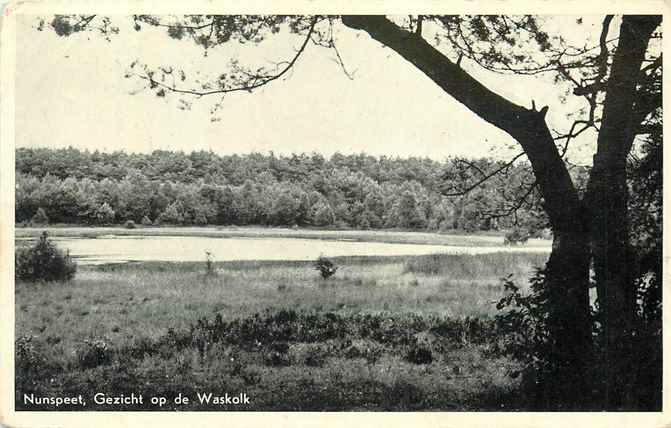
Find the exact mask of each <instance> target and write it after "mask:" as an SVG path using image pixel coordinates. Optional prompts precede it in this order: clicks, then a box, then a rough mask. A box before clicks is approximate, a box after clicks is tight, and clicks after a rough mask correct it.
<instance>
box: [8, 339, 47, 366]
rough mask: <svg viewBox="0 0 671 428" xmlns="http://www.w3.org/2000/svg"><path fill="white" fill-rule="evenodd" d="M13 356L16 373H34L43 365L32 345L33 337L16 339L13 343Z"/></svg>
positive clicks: (40, 357)
mask: <svg viewBox="0 0 671 428" xmlns="http://www.w3.org/2000/svg"><path fill="white" fill-rule="evenodd" d="M14 355H15V360H16V369H17V370H18V371H24V372H25V371H31V370H33V371H34V370H37V369H38V367H39V366H40V365H41V364H42V363H43V358H42V356H41V355H40V354H39V353H38V352H37V350H36V349H35V345H34V344H33V336H19V337H17V338H16V341H15V342H14Z"/></svg>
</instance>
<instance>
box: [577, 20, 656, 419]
mask: <svg viewBox="0 0 671 428" xmlns="http://www.w3.org/2000/svg"><path fill="white" fill-rule="evenodd" d="M660 23H661V16H654V15H648V16H625V17H623V20H622V25H621V26H620V37H619V42H618V47H617V51H616V53H615V55H614V58H613V65H612V70H611V74H610V78H609V80H608V84H607V87H606V91H607V92H606V98H605V101H604V109H603V116H602V123H601V130H600V132H599V136H598V140H597V153H596V155H595V156H594V165H593V168H592V172H591V175H590V180H589V183H588V193H587V196H586V199H587V204H588V206H589V211H590V218H591V228H590V234H591V243H592V256H593V260H594V273H595V280H596V284H597V294H598V302H599V314H600V321H601V326H602V329H603V340H604V357H605V373H604V376H605V391H604V404H605V406H606V407H607V408H609V409H612V410H616V409H623V408H631V407H632V406H633V405H634V403H633V402H632V399H633V398H632V397H631V394H630V391H631V385H632V382H633V379H632V375H633V373H635V370H634V364H635V361H632V353H633V352H632V351H633V349H632V334H633V328H634V317H635V310H636V290H635V286H634V282H633V279H634V278H633V277H632V273H631V272H630V266H631V265H632V262H633V260H632V257H631V253H630V251H629V221H628V217H627V203H628V187H627V175H626V164H627V155H628V154H629V152H630V151H631V147H632V144H633V140H634V137H635V134H636V132H637V130H638V127H639V125H640V123H641V120H642V119H644V118H643V117H640V116H641V115H640V114H639V112H638V111H637V108H638V107H637V97H636V85H637V82H638V81H639V78H640V69H641V65H642V62H643V59H644V56H645V52H646V50H647V46H648V42H649V40H650V36H651V35H652V32H653V31H654V30H655V28H657V26H658V25H659V24H660Z"/></svg>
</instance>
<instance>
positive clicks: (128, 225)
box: [123, 220, 135, 229]
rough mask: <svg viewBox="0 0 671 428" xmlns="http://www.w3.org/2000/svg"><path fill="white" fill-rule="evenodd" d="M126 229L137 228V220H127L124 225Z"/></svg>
mask: <svg viewBox="0 0 671 428" xmlns="http://www.w3.org/2000/svg"><path fill="white" fill-rule="evenodd" d="M123 226H124V227H125V228H126V229H135V222H134V221H133V220H126V223H124V225H123Z"/></svg>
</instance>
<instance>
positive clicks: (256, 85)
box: [137, 17, 318, 97]
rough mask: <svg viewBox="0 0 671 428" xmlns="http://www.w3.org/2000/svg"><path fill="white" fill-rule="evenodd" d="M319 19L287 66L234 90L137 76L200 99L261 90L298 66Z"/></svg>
mask: <svg viewBox="0 0 671 428" xmlns="http://www.w3.org/2000/svg"><path fill="white" fill-rule="evenodd" d="M317 21H318V18H317V17H315V18H313V20H312V23H311V25H310V28H309V30H308V34H307V35H306V36H305V40H304V41H303V43H302V44H301V46H300V48H299V49H298V51H296V54H295V55H294V57H293V58H292V59H291V60H290V61H289V62H288V63H286V66H285V67H284V68H283V69H282V70H281V71H280V72H279V73H277V74H274V75H256V76H248V77H249V78H250V83H249V84H245V85H241V86H237V87H233V88H220V89H213V90H209V91H197V90H191V89H179V88H176V87H174V86H170V85H166V84H164V83H162V82H159V81H157V80H156V79H154V77H153V75H152V74H151V73H145V74H144V75H137V76H138V77H139V78H141V79H144V80H147V81H148V82H149V83H150V85H151V86H152V87H154V86H158V87H161V88H164V89H166V90H169V91H171V92H175V93H179V94H188V95H195V96H198V97H203V96H207V95H213V94H227V93H231V92H240V91H248V92H249V91H252V90H254V89H256V88H259V87H261V86H264V85H267V84H268V83H270V82H272V81H274V80H277V79H279V78H280V77H282V76H284V75H285V74H286V73H287V72H288V71H289V70H291V68H292V67H293V66H294V64H296V61H298V58H299V57H300V56H301V54H302V53H303V51H305V48H306V47H307V45H308V42H309V41H310V40H311V37H312V34H313V32H314V28H315V25H316V24H317Z"/></svg>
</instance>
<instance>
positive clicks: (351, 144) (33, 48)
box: [16, 16, 617, 162]
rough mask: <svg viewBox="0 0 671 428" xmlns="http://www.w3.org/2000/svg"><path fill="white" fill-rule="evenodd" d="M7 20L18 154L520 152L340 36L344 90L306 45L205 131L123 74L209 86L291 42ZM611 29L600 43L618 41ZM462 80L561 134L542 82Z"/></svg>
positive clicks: (323, 55)
mask: <svg viewBox="0 0 671 428" xmlns="http://www.w3.org/2000/svg"><path fill="white" fill-rule="evenodd" d="M575 18H576V17H563V18H560V19H555V20H554V21H553V23H551V26H552V27H554V28H555V29H556V31H563V32H564V33H565V34H564V35H566V36H569V37H571V38H572V39H573V40H575V41H578V42H579V43H580V44H583V42H581V41H583V40H584V42H587V40H588V38H589V40H594V39H595V38H598V35H599V31H600V22H601V17H586V18H585V24H584V25H582V26H577V25H575ZM17 20H18V30H17V55H18V58H17V78H16V130H17V131H16V145H17V147H67V146H70V145H71V146H73V147H77V148H81V149H90V150H95V149H99V150H103V151H113V150H125V151H132V152H150V151H152V150H156V149H170V150H184V151H187V152H188V151H191V150H200V149H205V150H209V149H211V150H213V151H214V152H216V153H220V154H231V153H249V152H252V151H259V152H263V153H267V152H268V151H274V152H275V153H283V154H287V153H292V152H296V153H299V152H312V151H315V152H319V153H322V154H325V155H331V154H332V153H334V152H336V151H339V152H341V153H345V154H348V153H359V152H366V153H369V154H373V155H387V156H402V157H407V156H428V157H430V158H433V159H436V160H442V159H444V158H445V157H448V156H468V157H479V156H487V155H492V154H493V155H495V156H497V157H505V156H506V155H510V153H517V152H518V151H519V149H517V148H515V149H513V151H510V150H508V149H506V147H509V146H511V145H515V143H514V141H513V140H512V139H511V138H510V137H509V136H508V135H507V134H505V133H503V132H501V131H499V130H498V129H496V128H495V127H493V126H491V125H489V124H487V123H485V122H484V121H483V120H481V119H480V118H478V117H477V116H476V115H474V114H473V113H471V112H470V111H469V110H467V109H466V108H464V107H463V106H462V105H461V104H459V103H458V102H456V101H454V100H453V99H452V98H451V97H450V96H449V95H447V94H445V93H444V92H443V91H442V90H441V89H440V88H438V87H437V86H436V85H435V84H434V83H433V82H431V81H430V80H429V79H428V78H427V77H425V76H424V75H423V74H422V73H421V72H419V71H418V70H417V69H416V68H414V67H413V66H412V65H410V64H409V63H407V62H406V61H405V60H403V59H402V58H400V57H399V56H398V55H397V54H396V53H394V52H393V51H392V50H390V49H388V48H383V47H382V46H381V45H380V44H379V43H377V42H376V41H374V40H371V39H370V38H369V37H368V35H367V34H365V33H362V32H355V31H353V30H350V29H347V28H342V29H341V30H340V31H338V38H337V40H338V48H339V51H340V53H341V55H342V57H343V60H344V62H345V64H346V66H347V68H348V69H349V70H350V71H351V72H352V73H353V74H354V79H353V80H350V79H348V77H347V76H346V75H345V74H344V73H343V72H342V70H341V69H340V67H339V66H338V64H337V63H336V62H335V61H334V53H333V51H331V50H328V49H324V48H319V47H317V46H314V45H309V46H308V48H307V49H306V51H305V52H304V54H303V56H302V57H301V58H300V59H299V61H298V63H297V64H296V66H295V67H294V70H293V72H291V73H289V75H288V77H287V78H286V79H283V80H280V81H275V82H273V83H271V84H269V85H268V86H266V87H263V88H261V89H260V90H257V91H255V92H254V93H252V94H248V93H236V94H229V95H227V97H226V99H225V101H224V104H223V107H222V108H221V109H220V110H219V112H218V113H217V115H216V116H217V117H218V118H220V120H219V121H214V122H213V121H212V120H211V119H212V115H211V114H210V109H211V108H212V106H213V104H214V103H215V102H216V101H217V99H216V98H208V97H205V98H201V99H197V100H194V102H193V105H192V108H191V110H186V111H185V110H181V109H179V108H178V107H177V102H176V101H177V98H176V97H172V98H168V99H161V98H157V97H156V96H155V95H153V93H152V92H140V93H138V94H135V95H133V94H132V93H133V92H135V91H136V90H137V89H138V88H141V87H142V86H143V82H141V81H139V80H137V79H132V78H131V79H125V78H124V72H125V70H126V69H127V66H128V65H129V64H130V63H131V62H132V61H133V60H135V59H136V58H139V59H141V60H142V61H144V62H146V63H148V64H155V65H169V64H172V65H175V66H177V67H183V68H186V69H189V70H199V71H201V72H202V74H205V75H207V74H210V73H212V74H215V75H216V74H220V73H222V72H225V71H226V70H225V66H226V64H227V62H228V59H229V58H230V57H233V56H237V55H240V56H241V58H242V59H246V58H253V59H254V60H256V61H265V60H269V61H273V60H282V59H289V58H290V57H291V56H292V54H293V52H294V51H293V49H294V48H295V47H298V45H299V43H300V40H299V39H298V38H296V37H295V36H289V35H280V36H278V37H274V38H271V39H269V40H268V41H265V42H263V43H262V44H261V45H253V44H250V45H244V46H243V47H240V45H239V44H238V43H237V42H232V43H230V44H227V45H225V46H223V47H220V48H218V49H217V50H216V51H211V52H210V53H209V55H208V56H207V57H206V58H204V57H203V55H202V50H201V49H199V48H197V47H195V46H193V45H192V44H191V43H188V42H178V41H175V40H172V39H170V38H168V37H167V35H165V33H164V32H163V31H159V30H153V29H152V30H147V29H143V31H141V32H135V31H133V30H132V29H130V28H128V26H129V25H130V24H131V19H129V18H124V17H116V18H115V20H114V22H115V24H118V25H119V26H120V27H121V34H119V35H117V36H113V38H112V41H111V42H107V41H105V40H104V39H102V38H101V37H98V36H96V35H93V34H77V35H74V36H71V37H67V38H61V37H58V36H57V35H56V34H55V33H54V32H53V31H42V32H39V31H37V30H35V29H34V28H32V26H34V25H35V23H36V22H35V18H34V17H26V16H23V17H19V18H18V19H17ZM615 24H616V23H613V25H612V27H613V29H612V30H611V31H614V30H617V25H615ZM464 62H466V61H464ZM462 66H464V67H465V68H467V69H468V70H473V68H472V67H470V66H469V65H468V64H465V63H464V64H462ZM474 74H475V76H476V77H477V78H478V79H479V80H481V81H482V82H483V83H485V84H487V85H488V86H489V87H490V88H491V89H493V90H494V91H496V92H498V93H500V94H502V95H503V96H505V97H507V98H509V99H511V100H513V101H514V102H517V103H519V104H522V105H525V106H530V104H531V100H532V99H534V100H535V101H536V105H537V106H543V105H549V106H550V110H549V113H548V121H549V123H550V124H551V126H554V127H555V128H557V129H559V130H562V131H567V130H568V126H570V122H569V121H568V120H567V119H566V118H565V117H564V115H565V113H566V112H567V109H570V108H572V107H571V106H566V105H561V104H560V103H559V101H558V97H559V94H560V93H561V91H560V90H559V89H558V88H556V87H555V86H554V84H552V82H551V79H549V78H539V77H523V76H510V75H507V76H499V75H492V74H490V73H486V72H482V71H477V72H476V73H474ZM593 140H594V136H593V135H592V136H591V137H587V138H584V139H583V140H582V141H581V144H575V145H574V147H575V149H576V150H573V151H572V152H570V153H571V159H572V160H573V161H577V162H586V161H588V159H589V158H590V156H591V153H592V150H593V147H594V146H593V144H594V142H593ZM579 147H582V150H577V149H578V148H579Z"/></svg>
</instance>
